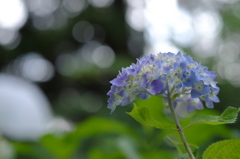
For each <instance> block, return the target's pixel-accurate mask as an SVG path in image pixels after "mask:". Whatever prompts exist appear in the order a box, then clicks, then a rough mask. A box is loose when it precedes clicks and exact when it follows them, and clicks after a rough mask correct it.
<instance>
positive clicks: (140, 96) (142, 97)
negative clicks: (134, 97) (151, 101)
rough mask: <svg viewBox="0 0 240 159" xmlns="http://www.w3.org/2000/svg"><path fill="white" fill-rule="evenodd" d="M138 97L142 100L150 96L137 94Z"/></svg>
mask: <svg viewBox="0 0 240 159" xmlns="http://www.w3.org/2000/svg"><path fill="white" fill-rule="evenodd" d="M138 97H139V98H140V99H142V100H145V99H148V98H150V95H149V94H148V93H143V92H142V93H139V95H138Z"/></svg>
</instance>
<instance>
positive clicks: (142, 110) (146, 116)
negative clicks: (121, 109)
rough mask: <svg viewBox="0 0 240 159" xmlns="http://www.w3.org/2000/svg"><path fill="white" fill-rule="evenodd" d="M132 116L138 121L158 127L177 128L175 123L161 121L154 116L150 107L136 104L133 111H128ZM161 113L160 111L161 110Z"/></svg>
mask: <svg viewBox="0 0 240 159" xmlns="http://www.w3.org/2000/svg"><path fill="white" fill-rule="evenodd" d="M127 114H129V115H130V116H131V117H133V118H134V119H135V120H136V121H138V122H139V123H141V124H144V125H148V126H152V127H155V128H158V129H174V130H176V128H175V126H174V125H173V124H170V123H167V122H161V121H158V120H156V119H154V118H153V117H152V115H151V114H150V111H149V108H148V107H138V106H137V105H136V104H134V107H133V109H132V111H131V112H129V113H127ZM159 115H161V114H160V112H159Z"/></svg>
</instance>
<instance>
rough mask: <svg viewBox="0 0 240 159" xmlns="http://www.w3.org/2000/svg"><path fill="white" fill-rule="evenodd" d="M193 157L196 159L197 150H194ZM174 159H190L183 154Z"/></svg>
mask: <svg viewBox="0 0 240 159" xmlns="http://www.w3.org/2000/svg"><path fill="white" fill-rule="evenodd" d="M193 155H194V157H196V158H197V156H198V148H197V149H195V150H193ZM175 159H190V157H189V155H188V153H185V154H183V155H181V156H178V157H177V158H175Z"/></svg>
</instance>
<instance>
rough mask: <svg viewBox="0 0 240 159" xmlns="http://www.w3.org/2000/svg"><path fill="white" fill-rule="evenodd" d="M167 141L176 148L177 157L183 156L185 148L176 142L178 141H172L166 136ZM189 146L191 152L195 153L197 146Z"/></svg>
mask: <svg viewBox="0 0 240 159" xmlns="http://www.w3.org/2000/svg"><path fill="white" fill-rule="evenodd" d="M167 139H168V141H169V142H171V144H173V145H174V146H175V147H176V148H177V150H178V154H179V155H183V154H184V153H186V149H185V146H184V144H183V143H182V142H178V141H176V140H174V139H172V137H170V136H167ZM189 146H190V148H191V150H193V152H196V151H197V150H198V146H197V145H194V144H190V143H189ZM183 156H184V155H183Z"/></svg>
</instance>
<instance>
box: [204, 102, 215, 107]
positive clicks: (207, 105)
mask: <svg viewBox="0 0 240 159" xmlns="http://www.w3.org/2000/svg"><path fill="white" fill-rule="evenodd" d="M205 103H206V107H208V108H213V107H214V105H213V102H212V101H210V100H209V101H205Z"/></svg>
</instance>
